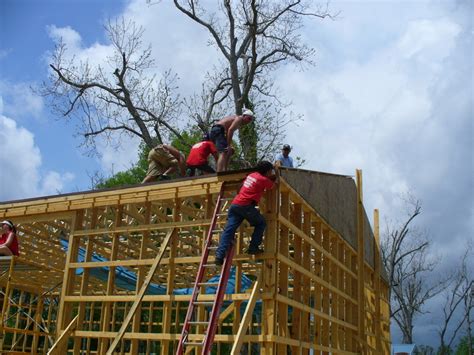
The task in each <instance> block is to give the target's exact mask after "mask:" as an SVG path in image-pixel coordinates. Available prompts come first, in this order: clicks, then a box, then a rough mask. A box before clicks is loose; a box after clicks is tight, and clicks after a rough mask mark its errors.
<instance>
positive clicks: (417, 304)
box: [381, 196, 446, 344]
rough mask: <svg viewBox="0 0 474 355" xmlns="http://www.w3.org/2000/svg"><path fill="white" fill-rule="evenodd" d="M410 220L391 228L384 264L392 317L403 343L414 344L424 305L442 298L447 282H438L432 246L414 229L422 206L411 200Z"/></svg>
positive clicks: (384, 240)
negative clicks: (430, 252)
mask: <svg viewBox="0 0 474 355" xmlns="http://www.w3.org/2000/svg"><path fill="white" fill-rule="evenodd" d="M406 202H407V212H408V213H407V219H406V220H405V221H404V222H403V223H401V224H400V225H398V226H396V227H393V228H392V227H390V226H388V224H387V230H386V232H385V233H384V235H383V238H382V244H381V249H382V260H383V262H384V265H385V268H386V270H387V272H388V278H389V286H390V301H391V310H390V317H391V318H393V319H394V320H395V323H396V324H397V325H398V327H399V328H400V330H401V332H402V334H403V343H405V344H410V343H412V342H413V327H414V320H415V317H416V316H417V315H418V314H422V313H424V311H423V305H424V304H425V303H426V302H427V301H428V300H429V299H431V298H433V297H434V296H436V295H437V294H439V292H441V291H442V290H443V288H444V285H445V283H446V280H435V277H434V275H433V273H432V272H433V270H434V268H435V265H436V262H437V260H434V259H433V258H430V256H429V245H430V244H429V242H428V239H427V238H426V236H425V235H424V234H423V233H420V232H419V231H418V230H417V229H416V228H414V227H413V221H414V220H415V219H416V217H417V216H419V215H420V213H421V202H420V201H419V200H415V199H413V197H411V196H408V199H407V200H406Z"/></svg>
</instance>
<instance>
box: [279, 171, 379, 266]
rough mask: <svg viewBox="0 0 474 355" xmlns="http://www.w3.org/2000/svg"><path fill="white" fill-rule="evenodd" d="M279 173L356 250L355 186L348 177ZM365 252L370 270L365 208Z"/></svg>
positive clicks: (370, 235)
mask: <svg viewBox="0 0 474 355" xmlns="http://www.w3.org/2000/svg"><path fill="white" fill-rule="evenodd" d="M280 174H281V176H282V177H283V178H284V179H285V181H287V182H288V183H289V184H290V185H291V187H292V188H293V189H295V191H296V192H298V194H299V195H301V197H303V198H304V199H305V200H306V202H308V203H309V204H310V205H311V206H312V207H313V208H314V209H315V210H316V211H317V212H318V213H319V214H320V215H321V217H323V218H324V219H325V220H326V221H327V222H328V223H329V224H330V225H331V227H333V228H334V229H335V230H336V231H337V232H339V234H341V236H342V237H343V238H344V239H345V240H346V241H347V242H349V244H350V245H351V246H352V247H354V248H355V249H357V203H356V202H357V187H356V184H355V182H354V180H353V179H352V178H351V177H349V176H344V175H335V174H328V173H322V172H316V171H307V170H295V169H281V170H280ZM364 253H365V260H366V261H367V262H368V263H369V265H371V266H372V267H373V266H374V234H373V231H372V227H371V226H370V222H369V218H368V217H367V213H366V212H365V209H364ZM382 274H384V270H382Z"/></svg>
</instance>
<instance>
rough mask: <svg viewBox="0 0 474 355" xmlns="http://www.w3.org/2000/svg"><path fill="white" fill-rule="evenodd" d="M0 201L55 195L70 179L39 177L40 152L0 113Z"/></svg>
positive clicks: (27, 134) (26, 133) (56, 175)
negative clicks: (0, 169)
mask: <svg viewBox="0 0 474 355" xmlns="http://www.w3.org/2000/svg"><path fill="white" fill-rule="evenodd" d="M0 152H1V154H0V166H1V167H2V173H1V174H0V200H2V201H5V200H12V199H20V198H27V197H32V196H38V195H49V194H56V193H58V191H60V190H61V189H62V188H63V187H64V182H67V181H70V180H72V178H73V175H72V174H70V173H66V174H64V175H61V174H59V173H58V172H55V171H49V172H46V173H45V174H44V176H43V174H42V173H41V164H42V159H41V152H40V150H39V148H38V146H37V145H36V144H35V140H34V135H33V134H32V133H31V132H30V131H29V130H27V129H26V128H24V127H20V126H18V125H17V123H16V122H15V121H14V120H12V119H11V118H8V117H6V116H4V115H3V114H2V113H1V112H0Z"/></svg>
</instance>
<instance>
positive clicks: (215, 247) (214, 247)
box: [207, 245, 219, 250]
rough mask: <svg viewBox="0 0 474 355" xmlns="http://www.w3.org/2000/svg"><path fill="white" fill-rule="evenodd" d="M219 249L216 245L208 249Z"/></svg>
mask: <svg viewBox="0 0 474 355" xmlns="http://www.w3.org/2000/svg"><path fill="white" fill-rule="evenodd" d="M217 248H219V247H218V246H217V245H216V246H212V247H207V249H211V250H216V249H217Z"/></svg>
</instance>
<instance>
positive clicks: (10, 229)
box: [2, 219, 16, 233]
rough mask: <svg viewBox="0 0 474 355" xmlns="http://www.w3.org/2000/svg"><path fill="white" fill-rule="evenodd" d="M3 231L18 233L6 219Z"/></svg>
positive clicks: (3, 223)
mask: <svg viewBox="0 0 474 355" xmlns="http://www.w3.org/2000/svg"><path fill="white" fill-rule="evenodd" d="M2 231H3V232H5V233H6V232H10V231H13V232H14V233H16V228H15V226H14V225H13V222H12V221H10V220H8V219H6V220H4V221H3V222H2Z"/></svg>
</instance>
